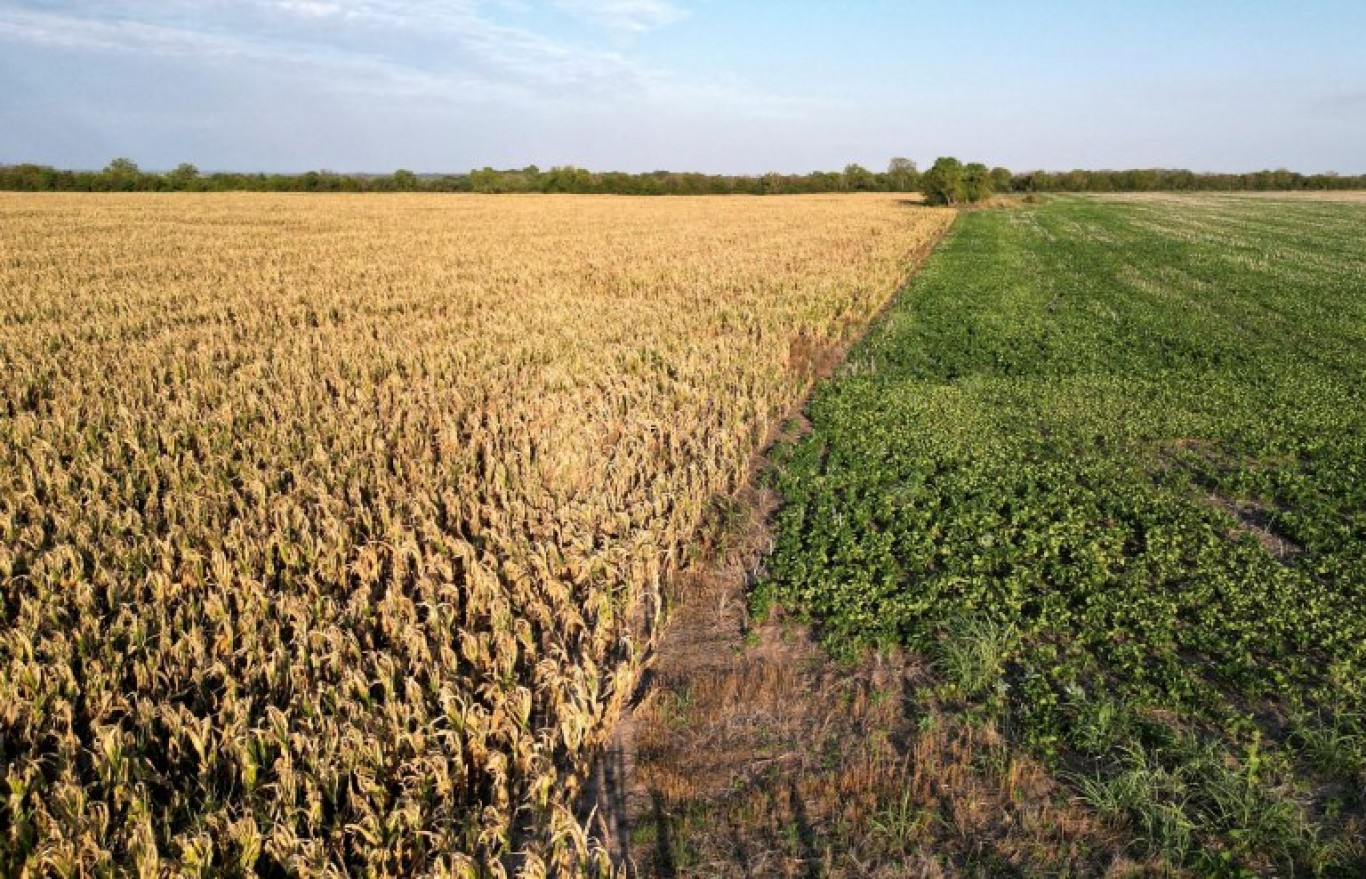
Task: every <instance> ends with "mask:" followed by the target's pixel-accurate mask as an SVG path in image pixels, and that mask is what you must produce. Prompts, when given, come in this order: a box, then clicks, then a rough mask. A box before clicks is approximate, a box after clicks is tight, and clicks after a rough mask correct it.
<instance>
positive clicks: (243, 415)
mask: <svg viewBox="0 0 1366 879" xmlns="http://www.w3.org/2000/svg"><path fill="white" fill-rule="evenodd" d="M951 217H952V215H951V214H949V213H947V212H940V211H936V210H929V209H918V208H912V207H908V206H907V205H905V204H903V203H902V202H901V201H900V200H899V197H898V196H866V197H862V196H859V197H854V196H810V197H788V198H773V199H747V198H711V199H682V198H679V199H654V200H644V199H614V198H610V197H594V196H562V197H561V196H528V197H480V196H440V195H415V196H390V197H365V196H359V197H351V196H321V197H311V196H262V195H245V194H243V195H222V196H216V195H215V196H210V195H186V196H178V195H159V196H158V195H129V196H103V197H101V196H61V195H11V194H3V195H0V396H2V398H3V400H2V402H0V772H3V774H4V775H5V779H4V782H5V784H4V787H3V788H2V789H0V833H3V836H0V874H5V875H15V874H18V875H25V874H27V875H32V876H37V875H50V874H58V875H72V874H78V873H83V874H91V873H95V872H100V871H110V872H117V873H123V872H129V871H133V872H138V873H140V874H141V875H148V876H150V875H158V874H177V875H178V874H190V875H225V874H226V875H233V874H252V873H257V872H262V873H269V872H278V871H281V870H283V871H285V872H288V873H290V874H297V875H323V874H334V875H340V874H346V873H357V874H367V875H386V874H403V875H411V874H424V875H432V874H436V875H442V874H453V875H475V874H479V873H492V874H497V873H501V872H504V871H520V872H523V873H525V874H528V875H534V874H536V873H538V872H542V871H547V870H548V871H550V872H557V871H559V870H561V869H564V868H566V867H567V866H568V865H571V864H577V865H578V866H579V867H583V866H584V865H585V864H587V863H588V862H589V861H590V860H591V856H590V855H591V853H590V850H589V849H590V846H589V843H588V842H587V841H586V840H585V837H584V834H583V833H582V831H581V830H580V829H579V827H578V825H577V824H576V822H575V820H574V817H573V814H572V808H571V807H572V805H573V803H574V801H575V798H576V795H577V793H578V789H579V786H580V785H581V782H582V778H583V776H584V773H585V770H586V768H587V761H588V760H589V759H590V758H591V755H592V753H593V749H594V747H595V746H596V745H597V744H599V743H600V742H601V740H602V738H603V736H604V735H605V734H606V732H607V731H608V729H609V728H610V726H611V723H612V721H613V719H614V718H615V716H616V714H617V713H618V710H619V708H620V707H621V705H622V702H623V700H624V699H625V698H626V697H627V696H628V695H629V694H630V692H631V689H632V686H633V684H634V682H635V679H636V676H637V672H638V670H639V664H640V661H641V659H642V654H643V650H644V648H645V646H646V644H647V642H648V640H649V638H650V637H651V635H652V633H653V630H654V628H655V622H656V621H657V619H658V617H659V607H660V604H661V594H662V588H663V584H664V583H666V582H667V580H668V578H669V577H670V575H671V573H672V572H674V571H675V570H677V569H678V568H679V567H680V566H681V565H683V564H685V563H686V561H687V559H688V558H689V553H690V543H691V542H692V541H693V540H694V539H695V538H696V537H697V534H698V530H699V528H700V527H701V525H702V524H703V523H704V521H705V517H706V515H707V511H708V508H709V506H710V505H711V504H712V502H713V499H714V498H716V497H718V496H724V495H726V494H728V493H730V492H732V491H734V490H735V489H736V488H737V487H738V486H739V484H740V483H741V482H742V481H743V480H744V478H745V475H746V471H747V463H748V461H749V460H750V458H751V456H752V455H753V453H754V452H755V451H756V450H758V448H759V447H760V446H761V445H762V443H763V441H764V439H765V437H766V436H768V435H769V433H770V431H771V430H772V429H774V427H775V426H776V424H777V423H778V421H779V419H781V418H782V417H783V416H784V414H785V413H786V412H787V411H788V410H789V408H790V407H791V406H792V405H793V404H794V403H795V402H796V401H797V400H798V399H799V398H800V397H801V395H802V394H803V393H804V391H805V390H806V389H807V387H808V386H809V385H810V382H811V380H812V373H813V371H814V368H815V367H814V365H813V364H814V363H816V362H817V361H818V360H819V358H820V357H821V355H822V354H823V353H827V352H829V351H830V350H831V349H832V348H833V347H835V346H837V345H839V344H841V343H843V342H845V341H847V340H848V339H849V338H850V337H851V336H852V335H853V334H854V333H856V332H857V331H858V330H859V329H861V328H862V327H863V326H864V325H865V324H866V322H867V320H868V319H869V318H870V316H871V315H872V314H873V313H874V312H875V311H876V309H877V308H878V307H879V306H881V305H882V304H883V303H884V302H885V301H886V300H887V299H888V297H889V296H890V295H891V294H892V293H893V292H894V290H895V289H896V287H897V286H898V284H899V283H900V282H901V281H902V280H903V279H904V278H905V277H906V275H907V274H908V272H909V270H910V269H911V267H912V266H913V264H914V262H915V261H916V259H918V256H919V255H920V252H921V251H922V250H923V249H924V248H925V247H926V245H927V244H928V243H929V242H931V241H932V240H934V239H935V238H936V237H937V236H938V235H939V234H940V233H941V232H942V231H943V230H944V229H945V228H946V227H947V226H948V224H949V223H950V221H951Z"/></svg>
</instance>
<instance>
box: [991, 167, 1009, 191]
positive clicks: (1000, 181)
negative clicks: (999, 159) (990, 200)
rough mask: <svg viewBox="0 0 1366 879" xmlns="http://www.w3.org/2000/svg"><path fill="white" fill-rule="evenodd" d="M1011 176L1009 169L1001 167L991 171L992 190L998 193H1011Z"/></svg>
mask: <svg viewBox="0 0 1366 879" xmlns="http://www.w3.org/2000/svg"><path fill="white" fill-rule="evenodd" d="M1010 181H1011V174H1010V169H1009V168H1002V167H1000V166H999V165H998V166H996V167H995V168H992V169H991V188H992V189H993V190H995V191H996V192H1009V191H1010Z"/></svg>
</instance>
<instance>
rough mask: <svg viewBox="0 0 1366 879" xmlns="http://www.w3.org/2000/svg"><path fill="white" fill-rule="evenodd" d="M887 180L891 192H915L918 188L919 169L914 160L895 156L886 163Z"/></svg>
mask: <svg viewBox="0 0 1366 879" xmlns="http://www.w3.org/2000/svg"><path fill="white" fill-rule="evenodd" d="M887 182H888V185H889V187H890V188H891V190H892V192H915V191H916V190H917V189H919V188H920V171H919V170H917V169H916V167H915V162H912V161H911V160H910V159H903V158H900V157H897V158H895V159H892V160H891V161H890V162H888V163H887Z"/></svg>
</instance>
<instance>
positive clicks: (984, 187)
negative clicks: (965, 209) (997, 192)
mask: <svg viewBox="0 0 1366 879" xmlns="http://www.w3.org/2000/svg"><path fill="white" fill-rule="evenodd" d="M991 193H992V188H991V172H990V171H988V170H987V166H986V165H983V164H982V163H981V162H972V163H970V164H968V165H965V166H964V167H963V200H964V201H967V202H979V201H986V200H987V199H989V198H991Z"/></svg>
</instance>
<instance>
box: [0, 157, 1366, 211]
mask: <svg viewBox="0 0 1366 879" xmlns="http://www.w3.org/2000/svg"><path fill="white" fill-rule="evenodd" d="M1311 189H1318V190H1330V189H1366V175H1357V176H1346V175H1338V174H1308V175H1306V174H1300V173H1296V172H1294V171H1287V170H1284V169H1280V170H1275V171H1256V172H1252V173H1247V174H1198V173H1195V172H1192V171H1187V170H1182V169H1157V168H1150V169H1134V170H1127V171H1109V170H1101V171H1086V170H1074V171H1064V172H1049V171H1029V172H1025V173H1012V172H1011V171H1009V170H1007V169H1005V168H1000V167H997V168H988V167H987V166H986V165H984V164H982V163H980V162H970V163H966V164H964V163H962V162H960V161H959V160H957V159H955V158H952V157H941V158H940V159H938V160H936V161H935V163H934V165H933V166H931V167H930V168H928V169H926V170H925V171H923V172H922V171H921V170H920V169H918V168H917V167H916V164H915V162H913V161H911V160H909V159H905V158H895V159H892V160H891V161H890V162H889V163H888V165H887V168H886V170H884V171H872V170H869V169H867V168H864V167H863V166H861V165H856V164H851V165H847V166H846V167H845V168H844V170H843V171H813V172H811V173H809V174H778V173H770V174H762V175H757V176H756V175H736V174H700V173H692V172H675V171H651V172H648V173H643V174H628V173H624V172H619V171H608V172H595V171H589V170H586V169H584V168H576V167H573V166H560V167H555V168H551V169H549V170H546V171H543V170H541V169H540V168H538V167H536V166H535V165H529V166H527V167H525V168H513V169H502V170H500V169H495V168H480V169H478V170H473V171H470V172H468V173H464V174H416V173H414V172H412V171H409V170H406V169H400V170H397V171H395V172H393V173H392V174H339V173H336V172H334V171H307V172H305V173H302V174H264V173H258V174H249V173H236V172H215V173H211V174H204V173H201V172H200V171H199V169H198V168H196V167H195V166H194V165H191V164H188V163H187V164H182V165H180V166H178V167H176V168H175V169H173V170H171V171H167V172H164V173H159V172H150V171H144V170H142V169H141V168H139V167H138V165H137V164H136V163H135V162H133V161H132V160H130V159H126V158H120V159H114V160H113V161H111V162H110V163H109V164H108V165H107V166H105V167H104V169H102V170H100V171H71V170H61V169H58V168H53V167H50V166H47V165H37V164H18V165H0V190H17V191H22V192H240V191H246V192H483V193H516V192H542V193H597V194H607V195H785V194H799V193H821V192H922V191H923V192H924V193H925V194H926V198H927V200H929V201H930V202H931V203H937V204H966V203H972V202H978V201H981V200H983V199H985V198H988V197H990V196H991V195H992V194H994V193H1012V192H1013V193H1033V192H1170V191H1174V192H1183V191H1271V190H1311Z"/></svg>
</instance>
